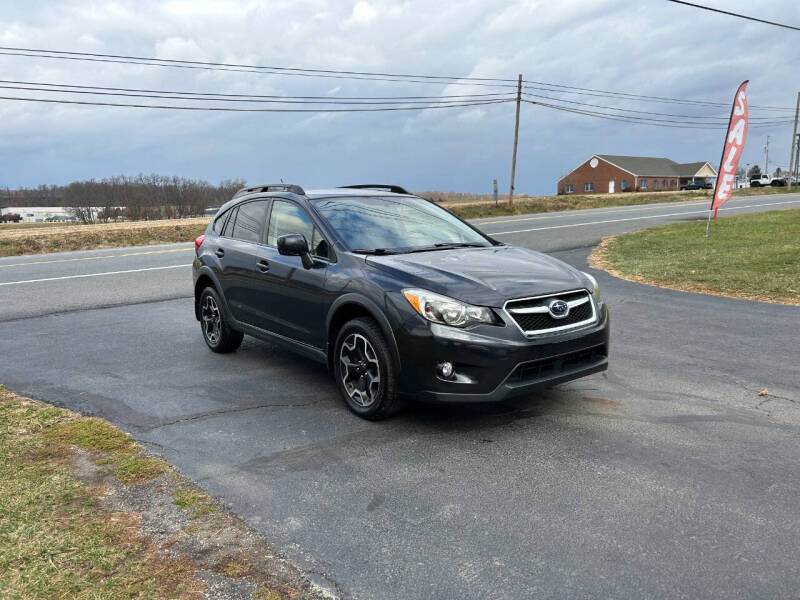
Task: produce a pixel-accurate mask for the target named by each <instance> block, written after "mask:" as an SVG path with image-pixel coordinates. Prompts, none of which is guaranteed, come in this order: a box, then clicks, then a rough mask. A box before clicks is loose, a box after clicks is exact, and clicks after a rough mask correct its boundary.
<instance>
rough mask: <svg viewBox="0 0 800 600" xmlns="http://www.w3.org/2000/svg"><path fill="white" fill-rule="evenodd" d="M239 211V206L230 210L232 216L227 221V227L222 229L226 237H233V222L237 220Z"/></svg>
mask: <svg viewBox="0 0 800 600" xmlns="http://www.w3.org/2000/svg"><path fill="white" fill-rule="evenodd" d="M238 211H239V208H238V207H236V208H232V209H231V210H230V213H231V216H230V217H229V218H228V220H227V221H226V222H225V227H223V229H222V235H223V236H224V237H231V232H232V231H233V222H234V221H235V220H236V213H237V212H238Z"/></svg>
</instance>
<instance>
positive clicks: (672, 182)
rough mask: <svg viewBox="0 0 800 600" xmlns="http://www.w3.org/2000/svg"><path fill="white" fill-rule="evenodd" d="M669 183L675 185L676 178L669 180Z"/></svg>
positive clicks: (671, 185)
mask: <svg viewBox="0 0 800 600" xmlns="http://www.w3.org/2000/svg"><path fill="white" fill-rule="evenodd" d="M669 185H670V187H675V180H674V179H670V180H669Z"/></svg>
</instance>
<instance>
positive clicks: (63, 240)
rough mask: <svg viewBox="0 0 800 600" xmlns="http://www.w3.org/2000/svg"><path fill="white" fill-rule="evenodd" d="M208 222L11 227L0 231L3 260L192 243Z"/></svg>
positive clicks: (179, 220) (130, 222)
mask: <svg viewBox="0 0 800 600" xmlns="http://www.w3.org/2000/svg"><path fill="white" fill-rule="evenodd" d="M208 222H209V218H208V217H200V218H196V219H170V220H163V221H125V222H122V223H102V224H96V225H62V224H50V223H42V224H39V223H36V224H35V225H42V226H41V227H21V228H14V227H13V226H10V227H8V228H4V229H0V256H17V255H21V254H44V253H49V252H66V251H70V250H91V249H96V248H113V247H121V246H146V245H148V244H169V243H174V242H190V241H192V240H194V239H195V238H196V237H197V236H198V235H200V234H202V233H203V231H205V228H206V226H207V225H208ZM32 225H33V224H32Z"/></svg>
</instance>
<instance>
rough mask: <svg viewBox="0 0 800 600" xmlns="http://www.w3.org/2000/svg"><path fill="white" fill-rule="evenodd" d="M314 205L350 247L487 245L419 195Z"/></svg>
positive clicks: (325, 200) (326, 201)
mask: <svg viewBox="0 0 800 600" xmlns="http://www.w3.org/2000/svg"><path fill="white" fill-rule="evenodd" d="M315 206H316V208H317V210H319V212H320V213H321V214H322V215H323V216H324V217H325V218H326V219H327V220H328V222H329V223H330V224H331V226H332V227H333V228H334V229H335V230H336V231H337V233H338V234H339V235H340V236H341V237H342V238H343V239H344V241H345V242H346V243H347V245H348V246H350V248H352V249H353V250H372V249H375V248H412V247H416V246H419V247H422V246H432V245H434V244H440V243H444V244H447V243H470V244H480V245H486V246H488V245H489V241H488V240H487V239H486V238H484V237H483V236H481V235H480V234H479V233H477V232H476V231H474V230H473V229H472V228H470V227H469V226H468V225H466V224H464V223H462V222H461V221H459V220H458V219H457V218H456V217H454V216H453V215H451V214H450V213H449V212H447V211H446V210H443V209H442V208H440V207H438V206H436V205H435V204H432V203H430V202H427V201H426V200H423V199H422V198H413V197H407V196H400V197H393V196H372V197H367V196H347V197H341V198H321V199H319V200H317V201H315Z"/></svg>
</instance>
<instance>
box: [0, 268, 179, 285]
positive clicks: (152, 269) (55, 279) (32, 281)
mask: <svg viewBox="0 0 800 600" xmlns="http://www.w3.org/2000/svg"><path fill="white" fill-rule="evenodd" d="M191 266H192V265H190V264H185V265H170V266H168V267H148V268H146V269H128V270H127V271H107V272H105V273H87V274H85V275H66V276H64V277H45V278H44V279H26V280H25V281H5V282H3V283H0V286H2V285H20V284H22V283H41V282H43V281H61V280H64V279H83V278H84V277H103V276H105V275H124V274H125V273H142V272H144V271H160V270H162V269H180V268H182V267H191Z"/></svg>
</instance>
